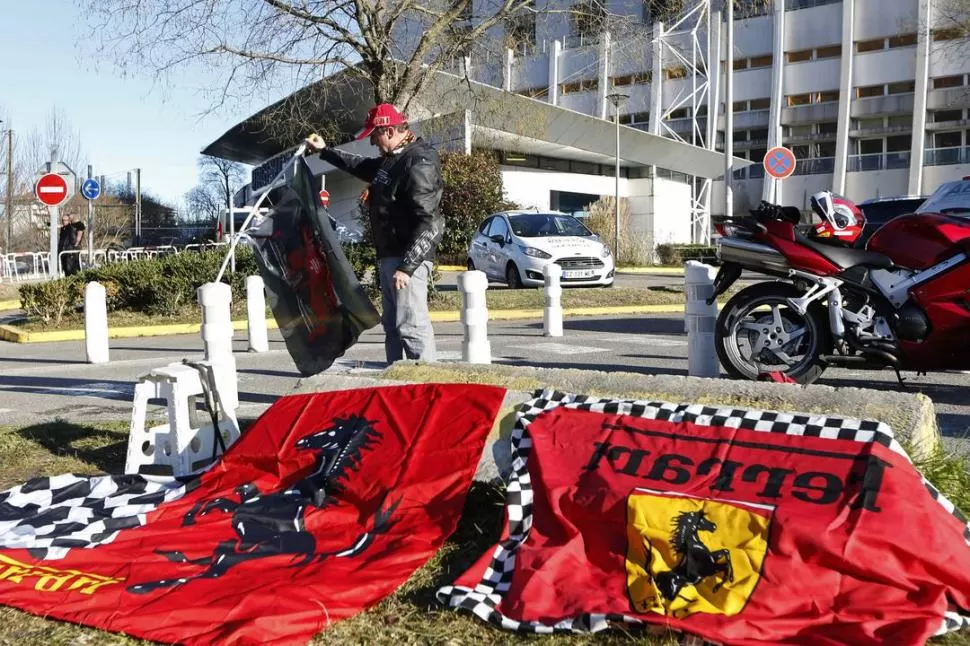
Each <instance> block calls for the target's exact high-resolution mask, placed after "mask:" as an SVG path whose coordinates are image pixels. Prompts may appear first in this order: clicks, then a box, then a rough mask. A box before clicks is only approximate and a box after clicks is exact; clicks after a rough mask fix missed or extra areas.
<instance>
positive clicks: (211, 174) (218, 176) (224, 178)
mask: <svg viewBox="0 0 970 646" xmlns="http://www.w3.org/2000/svg"><path fill="white" fill-rule="evenodd" d="M245 175H246V170H245V167H244V166H243V165H242V164H240V163H238V162H234V161H230V160H228V159H220V158H218V157H210V156H209V155H202V156H201V157H199V180H200V185H201V186H204V187H206V188H208V189H210V190H211V191H213V192H215V193H216V194H217V195H219V196H220V198H221V199H220V200H219V202H221V204H222V206H224V207H225V208H227V209H229V208H232V196H233V194H234V193H235V192H236V191H237V190H238V189H239V187H240V186H242V185H243V184H244V183H245V181H246V180H245Z"/></svg>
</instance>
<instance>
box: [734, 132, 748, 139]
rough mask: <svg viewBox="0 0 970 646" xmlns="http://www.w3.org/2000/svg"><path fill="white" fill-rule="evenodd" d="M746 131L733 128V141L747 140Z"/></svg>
mask: <svg viewBox="0 0 970 646" xmlns="http://www.w3.org/2000/svg"><path fill="white" fill-rule="evenodd" d="M747 140H748V131H747V130H735V131H734V141H747Z"/></svg>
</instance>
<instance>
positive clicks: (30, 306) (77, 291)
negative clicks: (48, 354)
mask: <svg viewBox="0 0 970 646" xmlns="http://www.w3.org/2000/svg"><path fill="white" fill-rule="evenodd" d="M224 258H225V249H221V250H213V251H204V252H187V253H181V254H177V255H170V256H163V257H161V258H153V259H146V260H135V261H132V262H125V263H111V264H106V265H104V266H102V267H98V268H96V269H89V270H86V271H83V272H80V273H78V274H75V275H74V276H69V277H66V278H61V279H58V280H53V281H48V282H46V283H37V284H32V285H23V286H21V287H20V306H21V307H22V308H23V309H24V311H25V312H27V314H28V315H29V316H31V317H35V318H39V319H41V320H42V321H44V322H45V323H53V324H55V325H56V324H58V323H60V322H61V320H62V319H63V318H64V317H65V316H66V315H68V314H69V313H71V312H74V311H78V310H79V309H81V308H82V307H83V303H84V285H85V284H87V283H88V282H91V281H97V282H99V283H101V284H102V285H104V288H105V292H106V296H107V305H108V310H109V311H132V312H146V313H148V314H155V315H161V316H167V315H173V314H177V313H178V312H179V311H180V310H181V309H182V308H184V307H185V306H186V305H193V304H195V303H196V302H197V297H196V290H197V289H198V288H199V287H200V286H201V285H203V284H205V283H207V282H211V281H213V280H215V277H216V275H217V274H218V273H219V267H220V265H221V264H222V261H223V259H224ZM258 273H259V268H258V267H257V265H256V258H255V257H254V256H253V253H252V250H250V249H248V248H245V247H240V248H238V249H237V250H236V273H234V274H233V273H229V272H227V273H226V275H225V279H226V280H227V282H228V283H229V285H230V286H231V287H232V294H233V300H234V301H238V300H240V299H242V300H244V299H245V298H246V277H247V276H252V275H257V274H258Z"/></svg>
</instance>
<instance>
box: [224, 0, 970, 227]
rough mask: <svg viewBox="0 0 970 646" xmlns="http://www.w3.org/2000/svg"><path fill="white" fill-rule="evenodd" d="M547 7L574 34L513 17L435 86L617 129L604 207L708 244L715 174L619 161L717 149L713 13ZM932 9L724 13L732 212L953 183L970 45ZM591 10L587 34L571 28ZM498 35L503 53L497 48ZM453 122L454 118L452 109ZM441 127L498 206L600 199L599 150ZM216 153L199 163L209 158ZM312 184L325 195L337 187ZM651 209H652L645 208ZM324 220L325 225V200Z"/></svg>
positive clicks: (968, 124)
mask: <svg viewBox="0 0 970 646" xmlns="http://www.w3.org/2000/svg"><path fill="white" fill-rule="evenodd" d="M553 1H554V3H555V2H559V3H560V4H561V6H560V7H559V8H560V9H569V8H570V7H572V8H573V9H576V8H577V7H579V8H581V9H582V11H581V13H584V14H585V15H586V16H587V18H586V19H584V20H579V19H576V15H575V14H574V15H572V16H571V15H570V14H569V13H564V12H559V13H547V14H539V15H536V14H527V15H526V16H524V17H523V18H521V19H519V20H517V21H516V22H514V23H513V24H509V25H507V26H506V27H505V28H504V29H496V30H495V31H494V33H493V34H492V38H491V39H486V42H483V43H482V44H481V45H480V47H478V48H476V49H474V50H473V51H470V52H469V53H468V56H467V57H466V58H465V59H464V60H462V61H456V63H455V66H454V69H453V70H452V71H453V72H454V73H457V74H461V75H467V76H468V77H469V78H471V79H473V80H475V81H479V82H480V83H483V84H487V85H490V86H493V87H496V88H501V89H502V90H504V91H505V92H508V93H514V94H518V95H521V96H523V97H528V98H529V99H531V100H534V101H540V102H544V103H545V104H547V105H550V106H555V107H556V108H561V109H563V111H564V112H565V111H568V112H577V113H581V114H585V115H589V116H590V117H591V120H596V121H600V123H603V121H602V120H604V119H612V118H613V116H614V112H618V113H619V115H620V116H619V119H620V123H621V124H624V126H625V127H624V128H623V131H624V134H623V142H624V144H623V145H622V146H621V153H620V156H621V166H622V168H621V178H622V180H621V187H620V195H621V197H627V198H630V199H631V203H633V204H635V209H634V213H635V220H636V221H637V222H638V225H637V226H638V227H640V228H642V229H644V231H647V232H648V233H649V237H650V238H651V239H652V240H653V242H654V243H655V244H659V243H661V242H686V241H689V240H690V239H691V238H693V239H695V240H698V241H702V240H706V239H708V236H709V232H710V228H709V219H708V216H709V215H710V214H714V215H718V214H721V213H723V212H724V211H725V206H724V204H725V200H724V181H723V172H721V173H720V174H719V179H715V180H714V181H711V180H710V179H705V178H704V177H701V176H698V175H699V174H694V175H692V174H691V173H690V169H689V168H687V169H685V168H684V167H680V169H679V170H671V169H672V168H673V167H674V166H673V165H670V164H665V161H664V159H663V158H660V159H658V158H657V157H650V156H649V155H646V156H644V155H641V157H640V161H639V162H636V161H634V160H633V159H632V158H631V156H630V155H629V150H624V149H626V148H628V146H627V145H626V142H627V141H628V140H631V141H632V140H633V139H635V137H634V136H633V135H632V134H631V132H632V130H633V129H636V130H642V131H646V132H649V133H651V134H653V135H654V136H661V137H665V138H667V139H677V140H680V141H681V142H685V143H687V144H691V145H693V146H696V147H699V148H706V149H708V150H707V151H698V152H699V153H700V152H708V151H713V150H722V149H723V141H724V130H725V123H726V121H727V119H726V115H725V112H726V107H727V106H726V105H725V102H724V96H725V89H726V88H725V87H724V85H725V83H724V81H725V75H724V72H725V70H726V67H727V65H728V60H729V58H732V57H729V55H728V54H729V53H728V51H727V43H726V41H727V38H726V24H725V23H724V14H723V13H722V11H721V10H722V9H723V8H724V2H723V0H683V2H682V11H681V12H680V13H679V14H678V15H677V16H676V17H675V18H672V19H670V20H669V21H668V23H669V24H667V25H664V24H663V23H660V22H659V21H656V20H654V19H653V17H652V16H650V15H649V12H648V11H646V10H644V9H643V7H645V6H647V3H646V2H642V3H641V2H634V1H633V0H610V1H609V2H608V3H607V5H606V6H607V7H608V13H607V12H606V11H604V10H601V9H598V7H599V6H600V5H599V4H598V3H592V2H589V0H577V1H576V2H574V1H573V0H553ZM936 2H937V0H741V1H736V2H735V7H736V10H735V11H736V13H735V24H734V48H733V52H732V53H733V62H732V67H733V71H734V74H733V103H732V106H731V107H732V119H733V128H732V131H733V144H734V152H735V156H736V157H739V158H742V159H747V160H751V161H752V162H754V163H753V164H751V165H749V166H748V167H747V168H740V169H739V170H737V171H736V172H735V173H734V177H733V180H732V188H733V192H734V201H733V203H734V210H735V212H737V211H742V210H744V209H747V208H750V207H752V206H754V205H756V204H757V203H758V201H759V200H760V199H762V197H766V198H769V199H773V200H774V201H777V202H780V203H783V204H787V205H793V206H798V207H800V208H803V209H807V208H808V198H809V196H810V195H811V194H812V193H814V192H816V191H819V190H823V189H832V190H835V191H837V192H840V193H843V194H845V195H846V196H848V197H849V198H850V199H853V200H856V201H862V200H865V199H869V198H873V197H886V196H891V195H925V194H929V193H931V192H932V191H933V190H935V188H936V187H937V186H938V185H939V184H940V183H942V182H944V181H948V180H952V179H956V178H959V177H962V176H965V175H970V114H968V109H970V78H968V74H970V59H968V57H967V54H968V53H970V42H968V41H966V40H965V39H964V40H961V39H959V38H958V36H959V34H958V32H956V31H954V30H953V29H951V28H948V27H947V24H946V22H945V20H943V19H942V18H941V17H940V16H938V15H937V13H938V12H936V11H934V8H935V3H936ZM476 4H477V0H476ZM587 4H588V5H589V6H588V7H587V6H586V5H587ZM555 6H558V5H555ZM596 11H601V12H602V16H601V17H602V20H590V19H588V14H589V13H590V12H593V13H595V12H596ZM472 13H473V14H474V12H472ZM510 34H512V35H514V37H515V38H514V40H515V43H516V44H515V47H514V49H507V48H505V47H504V43H506V42H508V39H507V36H509V35H510ZM715 54H716V55H715ZM616 92H622V93H624V94H626V95H628V96H629V98H627V99H625V100H622V101H621V102H620V104H619V106H618V108H617V109H616V110H615V109H614V106H613V105H611V101H610V98H609V95H610V94H613V93H616ZM454 107H455V110H456V112H455V113H453V114H458V112H457V111H458V110H459V109H460V108H462V106H461V105H456V106H454ZM466 107H467V106H466ZM436 108H437V106H436ZM442 113H443V111H441V110H438V109H435V110H434V111H431V112H429V114H428V116H429V117H434V118H440V117H441V115H442ZM474 119H475V117H474V115H473V117H472V120H474ZM459 121H460V123H457V124H456V128H457V131H454V130H453V132H457V134H454V136H453V137H452V138H451V142H452V143H453V144H454V142H461V145H464V144H465V142H469V145H470V146H472V147H483V146H484V147H489V148H492V149H494V150H497V151H498V152H499V154H500V155H501V161H502V164H503V170H504V173H505V178H506V188H507V191H508V193H509V197H510V198H511V199H514V200H516V201H518V202H520V203H521V204H523V205H524V206H536V207H539V208H560V209H563V210H566V211H576V210H581V209H582V208H583V205H584V204H586V203H588V202H589V201H592V200H594V199H596V197H598V196H600V195H610V194H612V193H613V191H614V180H613V177H612V175H613V168H612V160H611V159H610V153H611V152H612V150H610V149H608V147H605V146H599V147H596V146H593V148H596V150H590V149H586V148H583V146H584V145H586V144H585V143H584V144H583V145H580V146H574V145H565V146H564V145H562V143H563V142H562V141H560V140H557V139H556V135H555V133H548V132H544V133H536V136H534V137H531V138H528V139H526V138H523V137H521V136H520V137H506V138H505V139H504V140H496V139H495V138H488V137H481V136H479V135H475V133H476V132H478V131H480V130H481V128H479V127H478V125H479V124H475V123H471V122H470V121H469V120H468V119H464V120H461V119H459ZM588 125H590V124H588V123H587V124H585V125H584V127H586V126H588ZM627 128H629V129H630V130H628V129H627ZM463 129H464V130H467V132H462V131H463ZM228 134H229V133H227V136H228ZM224 139H225V138H224ZM220 141H221V142H223V143H225V142H224V141H223V140H220ZM570 141H572V140H570ZM586 143H588V141H587V142H586ZM219 144H220V142H216V143H214V144H213V145H212V146H210V148H209V149H207V152H214V153H215V154H220V153H219V151H220V149H224V148H225V147H224V146H223V147H220V145H219ZM642 145H644V146H647V147H649V143H648V142H647V141H643V142H642ZM774 145H785V146H788V147H790V148H791V149H792V150H793V151H794V152H795V154H796V156H797V158H798V163H797V167H796V170H795V173H794V175H793V176H792V177H790V178H788V179H786V180H784V181H782V182H771V180H767V181H766V179H765V177H764V170H763V168H762V167H761V165H760V162H761V160H762V159H763V158H764V155H765V153H766V151H767V150H768V149H769V148H770V147H772V146H774ZM633 147H635V146H633ZM587 148H589V147H588V146H587ZM647 157H649V160H648V159H647ZM236 158H238V157H236ZM241 161H249V163H253V160H245V159H241ZM644 161H646V162H647V163H643V162H644ZM739 166H744V164H743V163H741V164H738V165H737V166H735V167H736V168H738V167H739ZM331 170H332V169H321V172H323V173H325V174H326V173H329V172H330V171H331ZM708 177H710V175H708ZM641 179H643V180H647V181H640V180H641ZM327 181H328V183H329V184H328V187H329V186H332V185H336V186H338V188H339V186H340V185H341V184H342V183H343V182H344V181H345V180H344V179H340V178H337V177H333V178H332V179H331V177H330V176H329V175H328V179H327ZM355 188H356V187H355ZM338 192H339V191H338ZM350 194H352V191H349V192H348V195H350ZM661 195H662V199H661V200H660V202H662V203H663V205H664V208H663V209H662V210H661V209H654V206H653V205H654V204H655V203H658V202H657V200H656V199H655V198H657V197H659V196H661ZM347 199H349V198H347ZM334 204H335V209H334V211H335V213H338V215H339V213H340V212H341V206H340V199H337V200H335V202H334Z"/></svg>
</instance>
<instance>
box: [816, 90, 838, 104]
mask: <svg viewBox="0 0 970 646" xmlns="http://www.w3.org/2000/svg"><path fill="white" fill-rule="evenodd" d="M838 100H839V91H838V90H829V91H828V92H819V93H818V94H817V95H816V97H815V102H816V103H834V102H837V101H838Z"/></svg>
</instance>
